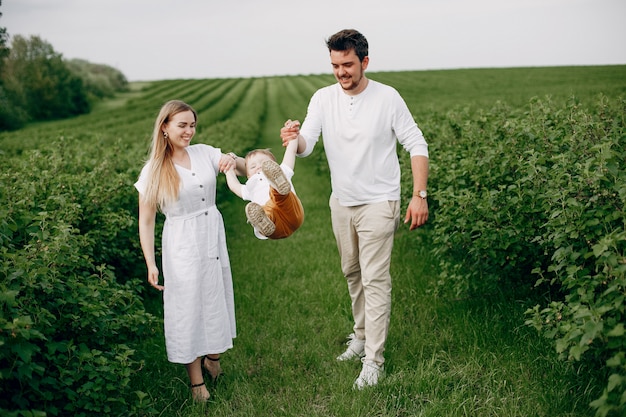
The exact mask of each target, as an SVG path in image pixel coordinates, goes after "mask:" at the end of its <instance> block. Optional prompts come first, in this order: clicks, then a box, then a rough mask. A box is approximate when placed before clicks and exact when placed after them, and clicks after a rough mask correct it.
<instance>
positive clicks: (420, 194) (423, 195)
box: [413, 190, 428, 200]
mask: <svg viewBox="0 0 626 417" xmlns="http://www.w3.org/2000/svg"><path fill="white" fill-rule="evenodd" d="M413 197H419V198H421V199H422V200H426V197H428V193H427V192H426V190H419V191H418V192H417V194H413Z"/></svg>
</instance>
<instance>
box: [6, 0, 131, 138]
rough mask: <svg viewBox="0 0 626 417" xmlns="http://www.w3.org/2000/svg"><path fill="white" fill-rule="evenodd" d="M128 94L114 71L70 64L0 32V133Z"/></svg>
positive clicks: (42, 44) (31, 41) (46, 46)
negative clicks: (116, 95)
mask: <svg viewBox="0 0 626 417" xmlns="http://www.w3.org/2000/svg"><path fill="white" fill-rule="evenodd" d="M0 5H2V1H1V0H0ZM1 16H2V13H1V12H0V17H1ZM127 89H128V80H127V79H126V77H125V76H124V74H122V73H121V72H120V71H119V70H117V69H115V68H112V67H110V66H107V65H103V64H94V63H91V62H88V61H85V60H81V59H72V60H66V59H64V58H63V56H62V54H60V53H58V52H56V51H55V50H54V48H53V47H52V45H51V44H50V43H48V42H46V41H45V40H44V39H42V38H40V37H39V36H30V37H25V36H22V35H15V36H12V37H11V36H9V34H8V32H7V29H6V28H4V27H0V131H3V130H15V129H19V128H21V127H23V126H24V125H25V124H26V123H28V122H33V121H42V120H53V119H63V118H67V117H72V116H76V115H79V114H85V113H89V112H90V110H91V107H92V105H93V103H94V102H96V101H98V100H100V99H102V98H106V97H111V96H113V95H114V94H115V93H116V92H120V91H126V90H127Z"/></svg>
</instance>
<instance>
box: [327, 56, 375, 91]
mask: <svg viewBox="0 0 626 417" xmlns="http://www.w3.org/2000/svg"><path fill="white" fill-rule="evenodd" d="M368 62H369V57H367V56H366V57H365V58H363V62H361V61H359V57H358V56H357V55H356V53H355V52H354V49H350V50H349V51H330V63H331V65H332V66H333V74H335V78H336V79H337V81H339V84H341V87H342V88H343V89H344V91H345V92H346V93H348V94H359V93H360V92H361V91H363V89H365V84H366V83H365V82H363V81H364V79H365V77H364V75H363V73H364V72H365V70H366V69H367V64H368Z"/></svg>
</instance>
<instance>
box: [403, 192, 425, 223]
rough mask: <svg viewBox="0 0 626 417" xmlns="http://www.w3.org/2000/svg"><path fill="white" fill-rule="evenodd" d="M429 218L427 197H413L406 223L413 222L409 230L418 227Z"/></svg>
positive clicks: (407, 212) (407, 211)
mask: <svg viewBox="0 0 626 417" xmlns="http://www.w3.org/2000/svg"><path fill="white" fill-rule="evenodd" d="M427 220H428V201H426V199H425V198H420V197H417V196H416V197H413V198H412V199H411V202H410V203H409V207H408V208H407V210H406V216H405V217H404V224H407V223H409V222H410V223H411V225H410V226H409V230H413V229H417V228H418V227H420V226H422V225H423V224H424V223H426V221H427Z"/></svg>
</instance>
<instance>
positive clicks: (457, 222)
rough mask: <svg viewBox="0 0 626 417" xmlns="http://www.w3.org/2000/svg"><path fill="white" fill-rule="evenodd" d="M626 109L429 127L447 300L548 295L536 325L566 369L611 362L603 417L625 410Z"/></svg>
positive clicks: (483, 118) (535, 312)
mask: <svg viewBox="0 0 626 417" xmlns="http://www.w3.org/2000/svg"><path fill="white" fill-rule="evenodd" d="M625 110H626V102H625V101H624V100H609V99H607V98H606V97H599V98H598V99H597V100H596V102H595V103H593V104H592V105H591V106H583V105H582V104H581V103H578V102H577V100H576V99H575V98H572V99H570V100H569V101H568V102H567V103H565V104H558V103H554V102H552V101H551V100H550V99H549V98H546V99H544V100H540V99H533V100H532V101H531V102H530V103H529V105H528V106H527V107H526V108H522V109H510V108H508V107H507V106H506V105H504V104H501V103H500V104H498V105H496V106H495V107H494V108H492V109H491V110H489V111H478V112H476V113H474V114H472V113H470V111H469V110H468V109H463V110H460V111H452V112H450V113H448V114H446V115H439V116H438V117H434V118H433V120H429V121H428V123H429V124H430V125H432V126H433V127H434V128H433V131H432V135H431V136H432V138H431V140H430V144H431V152H432V154H433V155H436V158H432V159H431V187H430V188H431V190H432V195H433V203H434V204H433V206H432V208H433V214H434V215H433V220H432V225H431V227H432V235H433V240H434V248H435V249H434V253H435V255H436V256H437V258H438V259H439V261H440V270H441V274H440V277H441V278H440V287H439V290H443V289H444V288H447V289H450V288H451V289H452V291H453V292H454V293H456V294H461V293H465V294H467V293H474V294H482V295H483V296H484V295H485V294H488V293H490V292H491V291H493V290H494V289H495V288H497V287H508V288H513V289H516V290H518V291H520V290H521V291H524V292H525V293H527V291H528V289H529V288H531V287H535V289H536V290H541V291H544V292H545V293H546V294H547V295H548V296H549V297H550V298H549V299H548V300H549V301H548V305H547V306H544V307H543V308H542V307H541V306H540V305H537V306H535V307H534V308H532V309H529V311H528V315H529V320H528V322H527V324H529V325H532V326H534V327H535V328H537V330H539V331H541V332H543V334H544V335H545V336H547V337H549V338H551V339H554V341H555V346H556V350H557V352H558V353H559V354H560V355H561V357H562V358H564V359H569V360H575V361H578V360H581V359H582V357H583V355H584V356H586V357H587V358H588V360H589V361H590V362H591V363H593V362H597V361H600V362H599V363H606V366H607V367H608V370H609V372H608V374H607V387H606V391H605V394H604V395H603V396H602V398H600V399H598V400H597V401H595V402H594V403H593V404H592V405H593V407H595V408H596V409H597V412H598V415H602V416H604V415H607V414H608V413H611V412H613V413H619V412H623V411H624V409H625V407H626V359H625V354H626V335H625V334H624V319H625V313H626V311H625V307H624V306H625V304H624V297H625V294H626V254H625V252H626V232H625V231H624V227H625V225H626V215H625V214H624V205H625V202H626V171H625V170H624V166H625V163H626V135H625V133H624V115H625V114H626V112H625ZM435 126H436V127H435ZM407 180H408V179H407ZM407 180H405V181H407ZM406 188H409V189H410V187H405V189H406Z"/></svg>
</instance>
